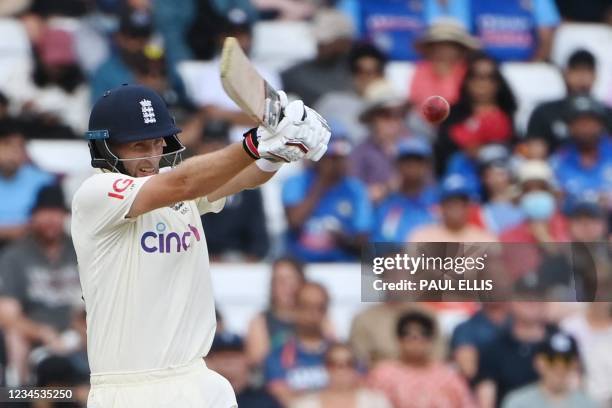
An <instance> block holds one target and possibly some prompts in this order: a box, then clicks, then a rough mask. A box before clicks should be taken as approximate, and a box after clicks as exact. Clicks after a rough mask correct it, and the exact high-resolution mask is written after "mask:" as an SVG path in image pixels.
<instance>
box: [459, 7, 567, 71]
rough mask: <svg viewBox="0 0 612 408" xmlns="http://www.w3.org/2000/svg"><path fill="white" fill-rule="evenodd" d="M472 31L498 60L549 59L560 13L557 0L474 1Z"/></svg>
mask: <svg viewBox="0 0 612 408" xmlns="http://www.w3.org/2000/svg"><path fill="white" fill-rule="evenodd" d="M470 3H471V4H470V6H471V20H472V32H473V33H474V35H476V36H477V37H478V38H479V39H480V41H481V43H482V45H483V48H484V51H486V52H487V53H488V54H489V55H491V56H492V57H494V58H495V59H497V60H498V61H532V60H533V61H546V60H547V59H548V57H549V54H550V49H551V45H552V39H553V33H554V29H555V27H556V26H557V25H559V22H560V18H559V12H558V11H557V7H556V5H555V2H554V0H528V1H525V0H504V1H491V0H471V2H470Z"/></svg>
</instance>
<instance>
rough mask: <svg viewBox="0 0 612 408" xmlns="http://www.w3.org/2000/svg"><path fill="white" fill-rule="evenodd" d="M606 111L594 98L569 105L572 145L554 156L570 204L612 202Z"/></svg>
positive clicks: (611, 145)
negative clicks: (584, 201)
mask: <svg viewBox="0 0 612 408" xmlns="http://www.w3.org/2000/svg"><path fill="white" fill-rule="evenodd" d="M605 115H606V110H605V108H604V107H603V105H601V104H600V103H599V102H597V101H596V100H595V99H593V98H592V97H590V96H577V97H574V98H572V99H571V100H570V101H569V104H568V111H567V125H568V129H569V133H570V138H571V139H570V142H569V143H568V144H567V145H566V146H565V148H562V149H561V150H560V151H559V152H558V153H557V154H556V155H555V156H554V157H553V168H554V170H555V174H556V177H557V180H559V183H560V187H561V190H563V191H564V192H565V194H566V204H571V202H572V201H574V200H575V199H576V198H583V199H595V200H597V199H602V200H604V201H605V200H608V203H610V202H612V201H610V199H611V198H612V141H611V140H610V136H609V135H608V134H607V133H606V131H605Z"/></svg>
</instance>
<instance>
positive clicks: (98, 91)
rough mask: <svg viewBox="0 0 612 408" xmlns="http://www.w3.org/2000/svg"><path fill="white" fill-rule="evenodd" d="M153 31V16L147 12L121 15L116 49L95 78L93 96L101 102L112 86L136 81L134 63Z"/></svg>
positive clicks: (95, 74)
mask: <svg viewBox="0 0 612 408" xmlns="http://www.w3.org/2000/svg"><path fill="white" fill-rule="evenodd" d="M152 34H153V21H152V16H151V15H150V14H149V13H148V12H146V11H128V12H126V13H125V14H124V15H122V16H121V18H120V23H119V31H118V32H117V33H116V34H115V36H114V37H113V40H114V41H113V44H112V52H111V54H110V55H109V57H108V59H107V60H106V61H105V62H103V63H102V65H100V67H98V69H97V70H96V71H95V72H94V73H93V76H92V78H91V98H92V101H97V100H98V99H99V98H100V97H102V95H104V92H106V91H107V90H109V89H112V88H115V87H117V86H120V85H121V84H129V83H134V82H136V75H135V73H134V66H135V65H137V64H138V63H139V62H140V61H141V60H142V55H143V50H144V48H145V46H146V45H147V43H148V42H149V39H150V38H151V35H152Z"/></svg>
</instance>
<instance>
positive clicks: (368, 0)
mask: <svg viewBox="0 0 612 408" xmlns="http://www.w3.org/2000/svg"><path fill="white" fill-rule="evenodd" d="M339 3H340V4H339V7H340V8H342V9H343V10H345V11H347V12H348V13H349V14H350V15H351V16H352V18H353V21H355V22H357V24H356V25H357V27H358V32H359V35H360V37H361V38H362V39H363V40H366V41H369V42H372V43H374V44H376V45H377V46H378V47H380V48H381V49H382V50H383V51H384V52H385V53H386V54H387V55H388V56H389V58H390V59H392V60H408V61H416V60H418V59H420V55H419V53H418V52H417V50H416V49H415V47H414V45H413V44H414V42H415V40H416V39H418V38H419V37H420V36H421V35H422V34H423V31H425V29H426V28H427V26H428V25H429V24H431V23H432V22H434V21H435V20H437V19H438V18H440V17H441V16H452V17H455V18H457V19H459V20H467V10H466V8H465V5H464V4H461V3H462V1H448V0H417V1H411V2H396V1H389V0H383V1H380V0H343V1H340V2H339Z"/></svg>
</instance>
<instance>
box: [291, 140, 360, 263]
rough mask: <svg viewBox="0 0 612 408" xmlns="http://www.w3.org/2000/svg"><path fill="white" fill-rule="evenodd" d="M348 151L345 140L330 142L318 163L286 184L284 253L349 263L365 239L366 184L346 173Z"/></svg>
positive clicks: (348, 143) (317, 259) (318, 259)
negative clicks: (285, 246) (285, 250)
mask: <svg viewBox="0 0 612 408" xmlns="http://www.w3.org/2000/svg"><path fill="white" fill-rule="evenodd" d="M350 152H351V144H350V142H349V141H348V140H347V139H344V138H335V139H334V138H332V140H331V141H330V143H329V146H328V150H327V153H326V155H325V156H324V157H323V158H322V159H321V160H320V161H319V162H317V163H316V164H315V165H314V166H313V167H312V168H308V169H306V170H304V171H303V172H301V173H299V174H297V175H295V176H293V177H290V178H288V179H287V180H285V183H284V185H283V192H282V197H283V205H284V207H285V211H286V214H287V222H288V228H289V231H288V248H287V251H288V253H290V254H292V255H293V256H295V257H297V258H299V259H301V260H303V261H306V262H334V261H336V262H337V261H349V260H354V259H356V256H357V254H358V253H359V251H361V245H362V244H365V243H366V242H367V240H368V234H369V232H370V228H371V223H372V208H371V204H370V201H369V199H368V195H367V190H366V187H365V185H364V184H363V183H362V182H361V181H359V180H358V179H356V178H354V177H350V176H349V175H348V174H347V165H348V163H347V160H348V156H349V154H350Z"/></svg>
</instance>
